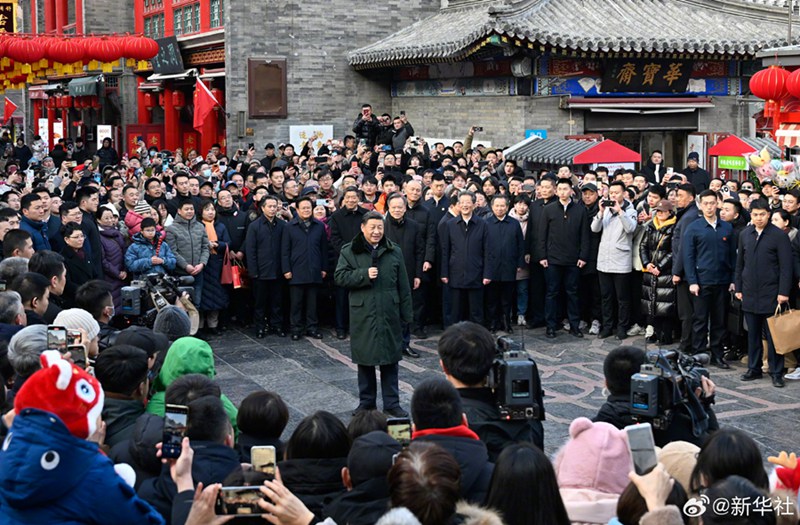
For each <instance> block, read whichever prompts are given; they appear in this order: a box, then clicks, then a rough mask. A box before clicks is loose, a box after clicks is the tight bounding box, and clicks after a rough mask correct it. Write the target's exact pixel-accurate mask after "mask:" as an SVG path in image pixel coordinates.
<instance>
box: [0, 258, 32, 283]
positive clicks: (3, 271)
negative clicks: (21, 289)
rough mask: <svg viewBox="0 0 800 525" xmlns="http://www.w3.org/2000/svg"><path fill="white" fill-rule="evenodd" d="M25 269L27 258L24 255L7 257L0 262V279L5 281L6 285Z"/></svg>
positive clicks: (25, 270)
mask: <svg viewBox="0 0 800 525" xmlns="http://www.w3.org/2000/svg"><path fill="white" fill-rule="evenodd" d="M27 271H28V259H26V258H25V257H9V258H8V259H3V261H2V262H0V280H2V281H5V282H6V286H8V285H10V284H11V283H12V282H14V279H16V278H17V277H19V276H20V275H22V274H23V273H25V272H27Z"/></svg>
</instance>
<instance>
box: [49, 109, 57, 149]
mask: <svg viewBox="0 0 800 525" xmlns="http://www.w3.org/2000/svg"><path fill="white" fill-rule="evenodd" d="M55 121H56V110H55V108H47V147H48V148H49V149H51V150H52V149H53V146H54V145H55V143H54V141H53V123H54V122H55Z"/></svg>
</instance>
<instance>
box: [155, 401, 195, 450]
mask: <svg viewBox="0 0 800 525" xmlns="http://www.w3.org/2000/svg"><path fill="white" fill-rule="evenodd" d="M188 416H189V407H186V406H183V405H167V406H166V410H165V412H164V432H163V437H162V439H161V457H162V458H177V457H179V456H180V455H181V441H183V436H185V435H186V423H187V419H188Z"/></svg>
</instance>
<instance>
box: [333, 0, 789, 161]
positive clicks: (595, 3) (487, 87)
mask: <svg viewBox="0 0 800 525" xmlns="http://www.w3.org/2000/svg"><path fill="white" fill-rule="evenodd" d="M447 4H448V5H447V6H446V7H444V8H442V9H440V10H439V11H438V12H437V13H435V14H433V15H431V16H429V17H426V18H424V19H423V20H420V21H419V22H417V23H414V24H409V25H407V26H406V27H404V28H402V29H400V30H399V31H396V32H394V33H393V34H390V35H387V36H385V37H384V38H381V39H377V40H376V41H374V42H372V43H370V44H369V45H367V46H363V47H358V48H354V50H353V51H352V52H350V53H349V55H348V59H349V63H350V65H351V66H352V67H353V68H354V69H355V70H356V71H358V72H359V73H361V74H363V75H367V76H369V77H370V78H376V77H378V78H383V79H385V81H384V86H385V89H386V91H387V92H388V93H389V94H390V96H391V104H390V106H389V107H380V108H376V109H378V110H380V111H382V110H388V109H391V110H392V111H391V112H392V113H393V114H395V115H396V114H398V113H399V112H400V111H405V112H406V114H407V115H409V119H410V120H412V122H413V117H414V116H416V115H420V116H421V115H424V116H425V121H424V126H419V127H418V129H419V130H420V132H424V133H425V135H427V136H430V137H442V138H444V137H449V138H454V139H461V138H462V137H463V136H464V135H465V133H466V131H467V129H468V128H469V126H471V125H477V126H483V127H484V129H485V132H484V134H482V135H480V136H479V137H478V139H476V140H478V141H480V139H483V140H485V141H488V142H491V143H492V144H493V145H495V146H504V145H511V144H514V143H516V142H518V141H520V140H522V139H523V138H525V137H526V134H527V135H530V134H537V135H539V136H550V137H553V138H563V137H564V136H565V135H576V134H589V133H591V134H600V135H602V136H603V137H605V138H611V139H613V140H615V141H617V142H619V143H620V144H623V145H625V146H627V147H629V148H631V149H634V150H636V151H640V152H641V153H642V157H643V159H646V158H647V157H648V156H649V152H650V151H652V150H654V149H661V150H662V151H663V152H664V154H665V157H666V162H667V165H668V166H675V167H676V168H677V167H683V166H684V161H685V155H686V154H687V152H688V151H698V152H699V153H700V154H701V157H702V158H705V152H706V150H707V148H708V147H709V146H711V145H713V144H715V143H716V142H717V139H718V137H720V136H722V134H723V133H724V134H727V133H735V134H738V135H743V136H747V135H749V134H752V128H753V127H754V120H753V118H752V116H753V114H754V113H755V112H756V111H757V108H756V104H759V103H761V101H759V100H757V99H754V98H752V97H750V96H749V91H748V78H749V76H750V75H752V73H754V72H755V71H756V70H758V69H760V64H758V63H757V62H756V61H755V60H754V57H755V54H756V53H757V52H758V51H759V50H760V49H761V48H764V47H771V46H778V45H785V43H786V42H787V41H788V39H789V37H788V13H787V10H786V8H785V7H784V5H785V3H784V1H783V0H637V1H633V2H632V1H627V2H616V1H615V2H612V1H608V0H516V1H506V2H498V1H491V0H485V1H480V0H450V1H449V2H448V3H447ZM794 22H795V24H797V22H798V21H797V19H796V17H795V20H794ZM796 27H797V26H796ZM795 40H797V39H796V38H793V39H792V41H795ZM751 102H752V104H751ZM342 124H343V125H342V127H343V128H344V127H345V126H346V125H347V124H348V123H342Z"/></svg>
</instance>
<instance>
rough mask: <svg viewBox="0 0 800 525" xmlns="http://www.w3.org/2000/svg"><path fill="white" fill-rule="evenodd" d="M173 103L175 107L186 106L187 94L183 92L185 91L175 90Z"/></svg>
mask: <svg viewBox="0 0 800 525" xmlns="http://www.w3.org/2000/svg"><path fill="white" fill-rule="evenodd" d="M172 105H173V106H174V107H175V109H181V108H183V107H184V106H186V95H184V94H183V91H173V93H172Z"/></svg>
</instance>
